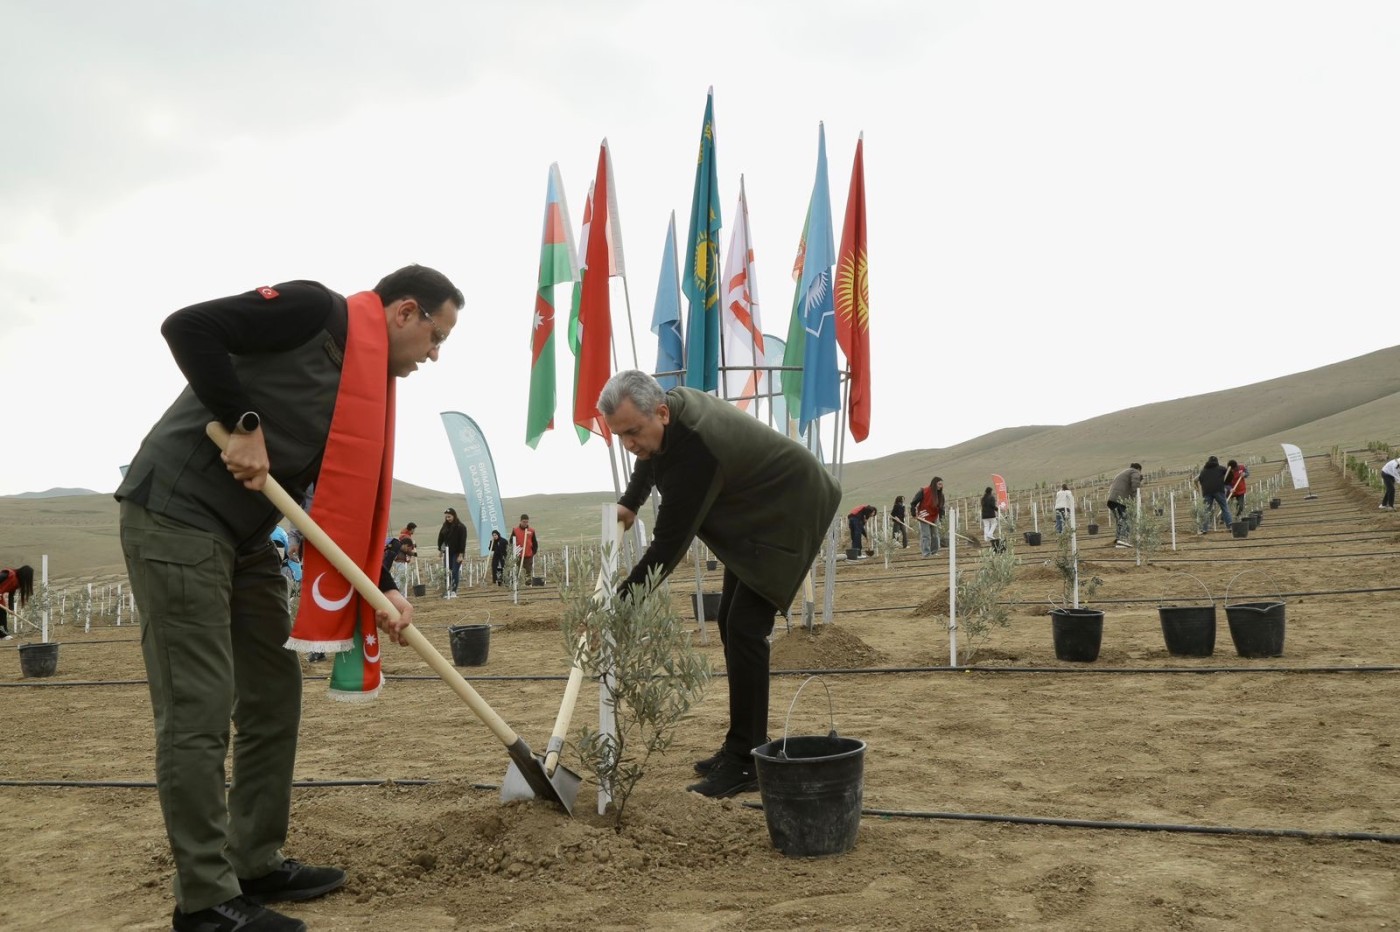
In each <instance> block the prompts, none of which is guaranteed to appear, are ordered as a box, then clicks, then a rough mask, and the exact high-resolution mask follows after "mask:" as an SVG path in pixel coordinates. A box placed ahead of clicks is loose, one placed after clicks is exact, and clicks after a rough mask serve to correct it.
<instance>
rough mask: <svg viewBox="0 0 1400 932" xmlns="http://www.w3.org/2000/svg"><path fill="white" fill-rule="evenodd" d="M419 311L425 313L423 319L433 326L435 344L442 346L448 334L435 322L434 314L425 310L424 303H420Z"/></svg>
mask: <svg viewBox="0 0 1400 932" xmlns="http://www.w3.org/2000/svg"><path fill="white" fill-rule="evenodd" d="M418 313H420V314H422V315H423V319H424V320H426V321H427V322H428V324H429V325H430V326H431V327H432V328H433V334H432V341H433V345H434V346H441V345H442V344H443V343H444V342H445V341H446V340H447V334H446V333H444V332H443V331H442V330H441V329H439V328H438V325H437V324H435V323H433V315H432V314H429V313H428V312H427V311H426V310H424V308H423V305H421V304H420V305H418Z"/></svg>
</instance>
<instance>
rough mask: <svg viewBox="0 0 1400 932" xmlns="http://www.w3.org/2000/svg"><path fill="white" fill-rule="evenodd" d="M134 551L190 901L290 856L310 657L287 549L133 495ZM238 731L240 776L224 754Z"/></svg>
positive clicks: (126, 515) (226, 893)
mask: <svg viewBox="0 0 1400 932" xmlns="http://www.w3.org/2000/svg"><path fill="white" fill-rule="evenodd" d="M121 541H122V553H123V554H124V555H125V557H126V567H127V573H128V575H129V577H130V579H131V591H132V593H133V594H134V595H135V597H136V607H137V610H138V613H139V617H140V622H141V651H142V654H143V655H144V656H145V660H146V676H147V678H148V680H149V683H150V690H151V706H152V708H153V710H154V712H155V732H156V786H157V788H158V790H159V795H160V808H161V813H162V814H163V815H164V817H165V830H166V834H167V835H168V837H169V839H170V849H171V852H172V853H173V855H174V858H175V901H176V903H177V904H178V905H179V907H180V908H181V909H182V910H184V911H185V912H194V911H196V910H200V909H206V908H208V907H210V906H213V905H215V904H217V903H222V902H223V901H225V900H227V899H230V898H232V897H235V896H238V895H239V887H238V878H239V877H258V876H261V875H263V874H266V873H267V872H268V871H271V870H273V869H275V868H277V867H279V866H280V865H281V863H282V852H281V848H282V845H283V843H284V842H285V841H286V838H287V822H288V818H289V815H290V810H291V794H292V767H293V765H294V764H295V762H296V750H297V729H298V727H299V725H300V723H301V663H300V661H299V660H298V658H297V655H296V653H294V652H293V651H290V650H287V649H286V648H284V647H283V646H282V645H283V644H284V643H285V642H286V640H287V636H288V634H289V633H290V631H291V619H290V617H289V615H288V611H287V580H286V578H285V577H283V576H282V573H281V568H280V566H279V563H278V559H277V555H276V552H275V551H274V550H273V548H272V544H271V542H270V541H269V542H268V545H267V547H266V548H258V549H257V551H256V552H254V553H250V554H244V555H239V554H236V553H235V552H234V549H233V546H232V545H231V544H230V543H229V542H228V541H227V540H225V539H224V538H222V537H220V536H219V535H217V534H212V533H209V532H207V531H201V530H199V529H197V528H193V527H190V526H188V525H186V524H182V523H181V522H178V521H174V520H171V519H169V518H166V517H164V516H162V515H158V514H155V513H153V512H150V511H147V510H146V509H145V508H142V507H141V506H140V505H136V504H134V503H132V502H122V505H121ZM230 720H232V722H233V726H234V729H235V730H236V734H235V737H234V740H233V778H232V784H231V785H230V786H229V787H228V788H227V790H226V789H225V783H224V781H225V774H224V762H225V759H226V758H227V756H228V748H229V722H230Z"/></svg>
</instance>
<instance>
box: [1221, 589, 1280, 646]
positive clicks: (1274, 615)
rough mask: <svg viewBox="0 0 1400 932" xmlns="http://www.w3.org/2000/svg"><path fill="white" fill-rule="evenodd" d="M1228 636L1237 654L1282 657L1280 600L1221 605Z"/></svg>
mask: <svg viewBox="0 0 1400 932" xmlns="http://www.w3.org/2000/svg"><path fill="white" fill-rule="evenodd" d="M1225 617H1226V619H1228V620H1229V622H1230V638H1231V640H1233V641H1234V642H1235V653H1237V654H1239V655H1240V656H1241V657H1282V656H1283V632H1284V603H1283V602H1236V603H1235V604H1234V605H1229V604H1227V605H1226V606H1225Z"/></svg>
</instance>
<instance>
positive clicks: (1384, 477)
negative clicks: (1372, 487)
mask: <svg viewBox="0 0 1400 932" xmlns="http://www.w3.org/2000/svg"><path fill="white" fill-rule="evenodd" d="M1396 479H1400V457H1396V458H1395V459H1393V460H1391V461H1390V462H1388V463H1386V464H1385V465H1384V466H1382V467H1381V481H1382V482H1384V483H1385V494H1384V495H1382V496H1381V507H1382V508H1383V509H1385V510H1386V511H1394V510H1395V480H1396Z"/></svg>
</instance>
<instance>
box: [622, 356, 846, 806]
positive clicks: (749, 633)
mask: <svg viewBox="0 0 1400 932" xmlns="http://www.w3.org/2000/svg"><path fill="white" fill-rule="evenodd" d="M598 410H599V412H600V413H601V414H602V416H603V419H604V420H605V421H606V422H607V426H608V428H609V429H610V430H611V431H612V432H613V433H615V434H617V436H618V438H619V439H620V440H621V441H622V445H623V446H624V447H625V448H627V450H628V451H629V452H631V453H632V455H634V456H635V457H636V458H637V465H636V468H635V469H634V470H633V471H632V478H631V481H630V482H629V483H628V485H627V491H626V492H625V493H623V496H622V499H621V501H619V502H618V517H619V518H620V519H621V520H622V521H623V522H624V524H626V526H627V527H631V526H632V522H633V521H634V520H635V518H636V516H637V511H638V510H639V509H640V508H641V507H642V504H643V503H644V502H645V501H646V499H647V496H648V495H649V494H650V492H651V490H652V489H653V488H655V489H656V490H657V491H658V492H660V494H661V505H660V508H659V509H658V510H657V514H656V527H655V529H654V534H653V537H652V541H651V545H650V546H649V547H648V548H647V550H646V552H645V553H643V554H642V557H641V559H640V560H638V562H637V565H636V566H635V567H633V568H632V572H631V574H630V575H629V576H628V577H627V579H626V580H625V581H624V582H623V584H622V588H621V591H620V593H619V595H621V596H622V597H624V598H625V597H627V595H628V592H629V590H630V589H631V587H633V586H637V585H645V581H646V578H647V572H648V571H649V570H651V569H652V568H653V567H660V568H661V571H662V575H663V576H665V575H668V574H670V573H671V571H672V570H674V569H675V568H676V566H677V564H679V563H680V561H681V560H682V559H683V558H684V557H685V554H686V551H687V550H688V548H689V547H690V543H691V541H692V540H693V539H694V538H696V537H699V538H700V540H702V541H703V542H704V543H705V546H707V547H709V548H710V550H711V551H712V552H713V553H714V554H715V556H716V557H718V558H719V559H720V560H721V561H723V563H724V586H723V590H722V593H721V595H720V602H719V621H718V625H719V637H720V641H721V643H723V645H724V665H725V668H726V670H727V671H728V680H729V730H728V732H727V733H726V735H725V737H724V743H723V745H722V746H721V747H720V749H719V751H718V752H716V753H715V754H714V755H713V756H711V757H707V758H705V759H703V760H700V761H696V763H695V771H696V773H698V774H700V775H701V777H703V779H702V780H700V781H699V782H698V783H695V784H692V785H691V786H689V787H687V789H689V790H693V791H694V792H697V793H700V794H702V795H704V796H710V797H717V798H718V797H727V796H733V795H735V794H736V793H744V792H749V791H752V790H755V789H757V788H758V777H757V771H756V769H755V767H754V760H753V749H754V748H756V747H758V746H759V745H761V744H763V743H765V742H766V741H767V740H768V659H769V657H768V635H769V634H771V633H772V631H773V619H774V616H776V615H777V614H778V613H779V612H781V611H783V610H785V609H786V608H787V606H788V605H790V604H791V603H792V600H793V597H794V596H796V595H797V591H798V589H799V588H801V586H802V581H803V578H804V577H805V576H806V575H807V572H808V570H809V569H811V566H812V561H813V560H814V559H815V558H816V556H817V553H818V551H820V550H821V546H822V540H823V539H824V538H825V537H826V534H827V529H828V527H829V526H830V524H831V519H832V517H833V516H834V515H835V514H836V508H837V505H838V504H839V503H840V500H841V487H840V486H839V485H838V484H837V482H836V480H835V479H833V478H832V477H831V476H829V475H828V474H827V473H826V471H825V470H824V469H822V466H821V464H820V463H819V462H818V461H817V459H816V457H814V456H813V455H812V454H811V453H809V452H808V451H807V450H806V449H804V448H803V447H802V446H801V445H800V444H798V443H796V442H795V441H792V440H789V439H788V438H787V437H784V436H783V435H782V434H780V433H778V432H776V431H774V430H773V429H772V428H770V427H768V426H767V425H765V424H763V423H762V422H761V421H759V420H757V419H755V418H754V417H752V416H750V415H747V414H744V413H743V412H742V411H740V410H738V409H737V408H734V407H732V406H731V405H729V404H727V403H725V402H723V401H721V400H719V399H718V398H715V397H714V396H712V395H706V394H705V393H703V392H699V391H696V390H695V389H691V388H675V389H672V390H671V391H669V392H667V391H663V390H662V388H661V385H660V384H659V383H658V382H657V381H656V380H655V379H654V378H652V377H651V376H649V375H647V374H646V373H644V372H639V371H637V370H635V369H632V370H627V371H624V372H619V373H617V374H616V375H614V376H613V377H612V378H611V379H609V380H608V383H607V385H606V386H604V388H603V392H602V394H601V395H600V396H599V397H598Z"/></svg>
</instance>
